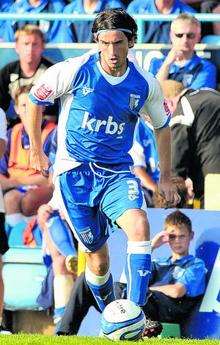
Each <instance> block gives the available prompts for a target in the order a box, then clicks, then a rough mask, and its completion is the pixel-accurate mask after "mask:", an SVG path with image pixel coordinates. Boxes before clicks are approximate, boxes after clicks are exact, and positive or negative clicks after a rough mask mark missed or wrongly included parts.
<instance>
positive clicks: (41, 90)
mask: <svg viewBox="0 0 220 345" xmlns="http://www.w3.org/2000/svg"><path fill="white" fill-rule="evenodd" d="M52 92H53V90H52V89H51V88H50V87H49V86H47V85H45V84H42V85H41V86H40V87H38V88H37V89H36V90H35V91H34V96H35V97H36V98H38V99H40V100H41V101H43V100H44V99H46V98H48V97H49V96H50V95H51V94H52Z"/></svg>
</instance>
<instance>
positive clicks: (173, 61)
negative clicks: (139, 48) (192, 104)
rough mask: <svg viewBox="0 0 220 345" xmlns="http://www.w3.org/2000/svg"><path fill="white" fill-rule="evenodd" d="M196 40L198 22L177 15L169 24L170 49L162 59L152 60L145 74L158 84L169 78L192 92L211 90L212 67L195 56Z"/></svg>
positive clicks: (213, 67) (198, 29) (212, 83)
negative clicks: (207, 88)
mask: <svg viewBox="0 0 220 345" xmlns="http://www.w3.org/2000/svg"><path fill="white" fill-rule="evenodd" d="M200 37H201V24H200V22H199V21H198V20H197V19H196V18H195V17H193V16H191V15H189V14H184V13H183V14H180V15H179V16H178V17H177V18H175V19H174V20H173V22H172V24H171V30H170V38H171V42H172V48H171V50H170V51H169V53H168V55H167V56H166V57H164V58H161V59H158V58H153V59H152V61H151V64H150V68H149V71H150V72H152V73H153V74H154V75H156V76H157V79H158V80H159V81H160V82H161V81H164V80H167V79H173V80H176V81H179V82H182V83H183V85H184V86H185V87H191V88H193V89H200V88H202V87H210V88H213V89H215V88H216V86H217V84H216V83H217V82H216V67H215V66H214V65H213V64H212V63H211V62H209V61H208V60H206V59H202V58H200V57H199V56H198V55H197V54H196V53H195V44H196V43H198V42H199V40H200Z"/></svg>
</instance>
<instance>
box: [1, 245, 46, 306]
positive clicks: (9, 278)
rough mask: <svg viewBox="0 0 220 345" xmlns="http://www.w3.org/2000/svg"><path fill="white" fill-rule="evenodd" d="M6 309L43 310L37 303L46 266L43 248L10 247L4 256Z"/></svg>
mask: <svg viewBox="0 0 220 345" xmlns="http://www.w3.org/2000/svg"><path fill="white" fill-rule="evenodd" d="M3 261H4V265H3V279H4V284H5V296H4V308H5V309H6V310H42V308H41V307H40V306H39V305H38V304H37V301H36V299H37V297H38V295H39V293H40V291H41V286H42V281H43V279H44V277H45V276H46V267H45V265H44V264H43V261H42V251H41V248H25V247H22V246H21V247H13V248H10V249H9V250H8V251H7V252H6V254H5V255H4V256H3Z"/></svg>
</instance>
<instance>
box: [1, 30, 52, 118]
mask: <svg viewBox="0 0 220 345" xmlns="http://www.w3.org/2000/svg"><path fill="white" fill-rule="evenodd" d="M15 50H16V53H17V54H18V56H19V60H17V61H14V62H10V63H8V64H7V65H6V66H4V67H3V68H2V69H1V70H0V107H1V108H2V109H3V110H4V111H5V112H6V111H7V110H8V109H9V106H10V104H11V101H12V100H14V97H15V93H16V92H17V90H18V89H19V87H21V86H24V85H31V84H33V83H34V82H35V80H36V79H38V78H39V76H40V75H41V74H42V73H43V72H44V71H45V70H46V69H47V68H48V67H49V66H51V65H52V62H50V61H49V60H47V59H45V58H44V57H42V54H43V51H44V36H43V34H42V32H41V30H40V29H39V28H38V26H36V25H26V26H24V27H23V28H21V29H19V30H18V31H16V33H15ZM10 113H11V114H10ZM47 114H51V115H57V107H56V106H51V107H47ZM7 115H8V117H15V116H16V115H15V113H14V109H13V107H12V106H11V108H10V109H9V110H8V114H7Z"/></svg>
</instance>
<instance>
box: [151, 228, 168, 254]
mask: <svg viewBox="0 0 220 345" xmlns="http://www.w3.org/2000/svg"><path fill="white" fill-rule="evenodd" d="M168 242H169V235H168V233H167V231H165V230H163V231H161V232H158V234H156V235H155V236H154V237H153V239H152V240H151V248H152V250H154V249H156V248H159V247H161V246H162V245H163V244H165V243H168Z"/></svg>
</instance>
